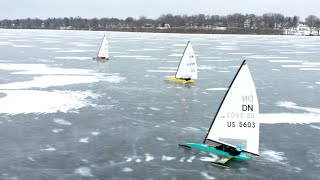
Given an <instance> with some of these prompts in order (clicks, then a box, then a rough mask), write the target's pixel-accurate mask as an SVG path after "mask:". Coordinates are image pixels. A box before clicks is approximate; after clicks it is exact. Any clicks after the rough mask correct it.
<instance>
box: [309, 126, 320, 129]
mask: <svg viewBox="0 0 320 180" xmlns="http://www.w3.org/2000/svg"><path fill="white" fill-rule="evenodd" d="M310 127H312V128H314V129H319V130H320V126H315V125H310Z"/></svg>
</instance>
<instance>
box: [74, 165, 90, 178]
mask: <svg viewBox="0 0 320 180" xmlns="http://www.w3.org/2000/svg"><path fill="white" fill-rule="evenodd" d="M74 173H75V174H78V175H80V176H84V177H93V175H92V173H91V169H90V168H88V167H79V168H77V169H76V170H75V171H74Z"/></svg>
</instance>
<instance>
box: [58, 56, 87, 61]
mask: <svg viewBox="0 0 320 180" xmlns="http://www.w3.org/2000/svg"><path fill="white" fill-rule="evenodd" d="M54 58H55V59H66V60H89V59H92V57H76V56H64V57H54Z"/></svg>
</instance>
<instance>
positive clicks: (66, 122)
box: [53, 118, 72, 126]
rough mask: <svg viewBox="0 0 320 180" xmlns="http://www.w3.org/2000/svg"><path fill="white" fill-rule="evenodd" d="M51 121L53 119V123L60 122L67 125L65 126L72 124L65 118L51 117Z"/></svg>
mask: <svg viewBox="0 0 320 180" xmlns="http://www.w3.org/2000/svg"><path fill="white" fill-rule="evenodd" d="M53 121H54V122H55V123H57V124H61V125H67V126H70V125H72V123H71V122H69V121H66V120H64V119H60V118H55V119H53Z"/></svg>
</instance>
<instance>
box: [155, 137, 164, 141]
mask: <svg viewBox="0 0 320 180" xmlns="http://www.w3.org/2000/svg"><path fill="white" fill-rule="evenodd" d="M156 139H157V140H158V141H164V140H165V139H163V138H161V137H157V138H156Z"/></svg>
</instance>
